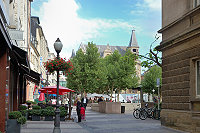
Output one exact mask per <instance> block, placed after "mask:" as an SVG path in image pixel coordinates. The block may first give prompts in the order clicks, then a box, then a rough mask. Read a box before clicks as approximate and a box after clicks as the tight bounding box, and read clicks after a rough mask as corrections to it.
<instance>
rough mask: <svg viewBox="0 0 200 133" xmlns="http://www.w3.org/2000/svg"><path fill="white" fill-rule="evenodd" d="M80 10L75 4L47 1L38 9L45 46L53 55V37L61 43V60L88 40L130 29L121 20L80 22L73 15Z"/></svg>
mask: <svg viewBox="0 0 200 133" xmlns="http://www.w3.org/2000/svg"><path fill="white" fill-rule="evenodd" d="M80 8H81V5H80V4H79V3H76V1H75V0H49V1H48V2H44V3H43V5H42V6H41V8H40V14H39V17H40V22H41V26H42V28H43V31H44V34H45V37H46V39H47V41H48V46H49V48H50V51H51V52H54V48H53V44H54V42H55V40H56V39H57V37H59V38H60V40H61V42H62V43H63V50H62V51H61V53H60V54H61V56H63V57H67V58H69V57H70V56H71V52H72V49H75V50H77V49H78V47H79V45H80V43H81V42H83V43H87V42H88V41H93V40H91V39H92V38H98V37H99V36H103V32H106V31H109V30H110V29H119V28H120V29H125V30H127V32H128V31H130V29H131V27H132V25H130V24H129V23H128V22H125V21H123V20H118V19H115V20H112V19H97V18H96V19H84V18H80V17H79V16H78V14H77V11H78V10H79V9H80Z"/></svg>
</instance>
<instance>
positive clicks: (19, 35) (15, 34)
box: [9, 29, 24, 41]
mask: <svg viewBox="0 0 200 133" xmlns="http://www.w3.org/2000/svg"><path fill="white" fill-rule="evenodd" d="M23 33H24V32H23V31H20V30H15V29H9V34H10V38H11V40H17V41H23Z"/></svg>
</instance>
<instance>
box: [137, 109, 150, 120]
mask: <svg viewBox="0 0 200 133" xmlns="http://www.w3.org/2000/svg"><path fill="white" fill-rule="evenodd" d="M139 116H140V119H141V120H146V118H147V116H148V114H147V112H146V111H145V110H141V111H140V115H139Z"/></svg>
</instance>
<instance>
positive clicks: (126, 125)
mask: <svg viewBox="0 0 200 133" xmlns="http://www.w3.org/2000/svg"><path fill="white" fill-rule="evenodd" d="M72 117H73V118H74V122H73V121H65V122H61V132H62V133H123V132H124V133H184V132H181V131H177V130H173V129H169V128H166V127H163V126H161V125H160V121H158V120H152V119H146V120H137V119H135V118H134V117H133V116H132V113H131V112H129V113H126V114H104V113H99V112H94V111H92V110H91V109H90V108H89V107H88V108H87V110H86V121H82V122H81V123H77V122H76V121H77V116H76V110H75V107H74V108H73V111H72ZM53 127H54V122H53V121H28V122H27V124H26V125H24V126H23V127H22V130H21V132H22V133H52V132H53Z"/></svg>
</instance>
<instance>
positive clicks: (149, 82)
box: [141, 65, 162, 94]
mask: <svg viewBox="0 0 200 133" xmlns="http://www.w3.org/2000/svg"><path fill="white" fill-rule="evenodd" d="M161 77H162V69H161V67H160V66H157V65H155V66H153V67H151V68H150V69H149V70H148V71H147V72H146V73H145V74H144V79H143V80H142V82H141V85H142V89H143V91H144V92H146V93H149V94H152V93H153V91H152V90H153V89H154V90H155V92H154V93H155V94H158V88H157V87H156V84H157V82H156V79H157V78H160V79H162V78H161ZM160 83H162V82H161V81H160Z"/></svg>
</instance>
